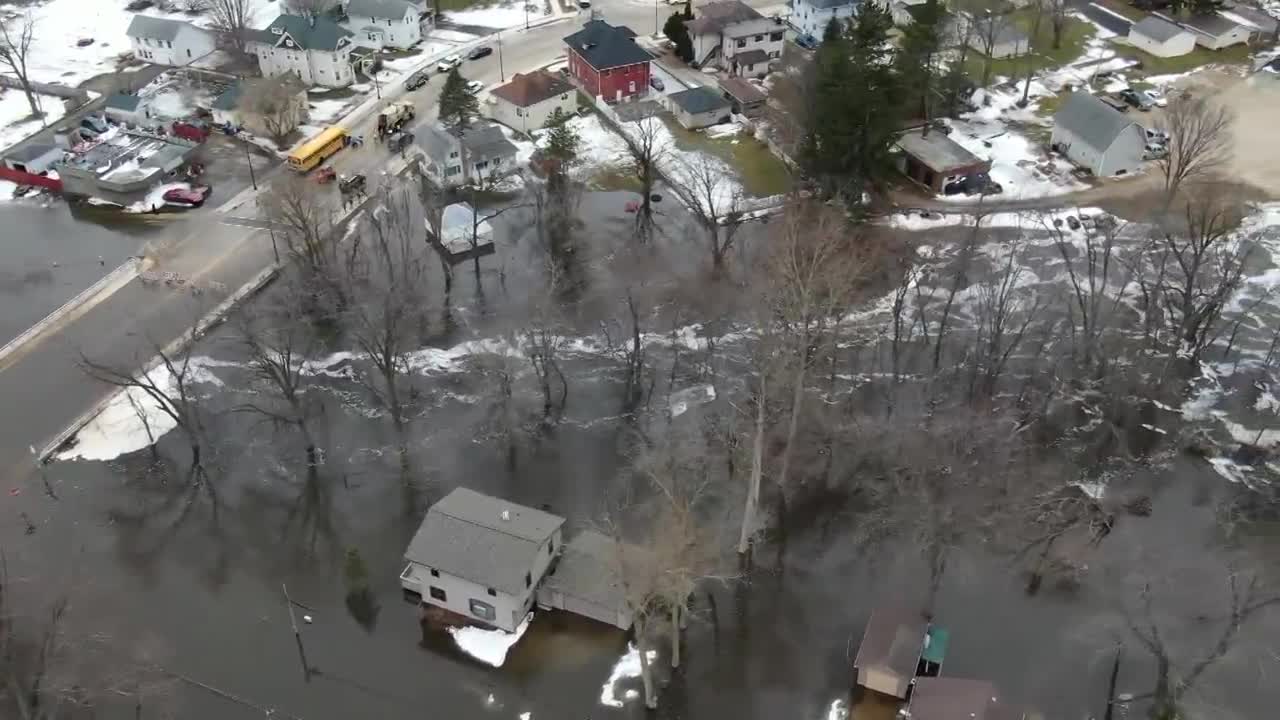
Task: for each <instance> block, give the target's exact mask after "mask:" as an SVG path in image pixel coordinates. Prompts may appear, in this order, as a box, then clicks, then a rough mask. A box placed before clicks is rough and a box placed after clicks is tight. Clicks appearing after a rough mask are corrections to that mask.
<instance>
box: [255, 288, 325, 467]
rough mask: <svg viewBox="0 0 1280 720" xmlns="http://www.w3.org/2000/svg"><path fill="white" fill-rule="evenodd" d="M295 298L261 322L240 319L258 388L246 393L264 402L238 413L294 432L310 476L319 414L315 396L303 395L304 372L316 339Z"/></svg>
mask: <svg viewBox="0 0 1280 720" xmlns="http://www.w3.org/2000/svg"><path fill="white" fill-rule="evenodd" d="M299 292H300V291H295V292H290V293H288V294H287V295H286V300H285V302H284V303H280V304H279V305H278V306H277V307H275V308H273V311H272V312H269V313H268V314H267V315H266V316H265V317H254V316H251V315H250V314H249V313H248V312H247V311H241V312H240V313H239V316H238V318H237V322H236V326H237V329H238V331H239V335H240V344H241V346H242V347H243V348H244V350H245V351H246V352H247V353H248V356H249V370H250V372H251V374H252V377H253V379H254V380H256V381H257V383H256V384H257V385H258V387H255V388H250V390H252V391H253V392H254V395H255V397H260V398H262V399H261V400H257V399H255V400H250V401H246V402H243V403H241V404H240V405H238V406H237V407H236V410H237V411H239V412H248V413H253V414H256V415H259V416H261V417H263V418H266V419H267V420H268V421H270V422H271V423H273V424H276V425H283V426H286V427H291V428H293V429H295V430H297V432H298V434H299V436H301V438H302V442H303V445H304V447H305V449H306V461H307V468H308V470H309V472H311V473H313V474H314V473H315V472H316V468H317V466H318V465H319V449H318V447H317V445H316V438H315V433H314V431H313V429H312V426H311V422H312V418H313V417H314V416H315V414H316V412H317V411H318V410H319V409H321V408H319V407H318V402H317V400H316V397H315V394H314V393H311V394H308V393H307V391H306V390H307V388H306V376H305V372H304V371H305V368H306V360H307V357H308V355H309V350H310V349H311V347H312V343H313V341H314V335H313V334H312V332H311V327H310V324H309V323H308V322H307V318H306V317H304V316H303V315H302V312H301V310H300V307H301V303H300V302H298V295H299Z"/></svg>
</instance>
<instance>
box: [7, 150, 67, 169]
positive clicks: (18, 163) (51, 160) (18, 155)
mask: <svg viewBox="0 0 1280 720" xmlns="http://www.w3.org/2000/svg"><path fill="white" fill-rule="evenodd" d="M62 154H63V150H62V148H59V147H54V146H53V145H42V144H40V143H27V144H26V145H21V146H18V147H16V148H14V149H12V150H9V151H8V152H6V153H5V154H4V166H5V167H7V168H9V169H11V170H17V171H18V172H24V173H31V174H32V175H43V174H44V173H46V172H48V171H49V170H50V169H51V168H52V167H53V166H54V165H55V164H57V163H58V162H59V161H61V160H62Z"/></svg>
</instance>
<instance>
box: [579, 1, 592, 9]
mask: <svg viewBox="0 0 1280 720" xmlns="http://www.w3.org/2000/svg"><path fill="white" fill-rule="evenodd" d="M578 7H580V8H582V9H583V10H590V9H591V0H578Z"/></svg>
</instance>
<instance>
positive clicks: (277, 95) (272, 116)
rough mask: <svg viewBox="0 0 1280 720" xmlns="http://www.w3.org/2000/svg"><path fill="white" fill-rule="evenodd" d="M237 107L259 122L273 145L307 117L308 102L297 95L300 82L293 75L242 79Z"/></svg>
mask: <svg viewBox="0 0 1280 720" xmlns="http://www.w3.org/2000/svg"><path fill="white" fill-rule="evenodd" d="M243 85H244V92H243V93H242V94H241V96H240V101H239V103H238V105H239V109H240V110H241V111H243V112H245V113H246V114H248V115H250V116H251V117H253V118H254V119H255V120H257V121H258V122H260V123H261V124H262V129H263V130H265V131H266V132H267V134H268V135H269V136H271V139H272V140H274V141H275V143H276V145H280V146H283V144H284V140H285V138H286V137H287V136H288V135H289V134H290V133H292V132H293V131H294V130H296V129H297V127H298V125H300V124H302V122H303V121H304V120H306V118H307V103H306V101H305V100H303V99H301V98H300V97H299V93H300V92H301V91H302V89H303V88H302V83H301V81H299V80H298V79H297V78H295V77H293V76H292V75H282V76H279V77H275V78H260V79H252V80H245V81H244V82H243Z"/></svg>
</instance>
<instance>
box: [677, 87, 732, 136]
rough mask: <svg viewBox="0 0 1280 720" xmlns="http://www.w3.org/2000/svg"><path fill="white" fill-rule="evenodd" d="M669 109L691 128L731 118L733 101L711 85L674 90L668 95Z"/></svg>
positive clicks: (680, 121)
mask: <svg viewBox="0 0 1280 720" xmlns="http://www.w3.org/2000/svg"><path fill="white" fill-rule="evenodd" d="M666 103H667V109H668V110H670V111H671V114H673V115H675V116H676V120H677V121H678V122H679V123H680V125H681V126H683V127H686V128H688V129H690V130H696V129H698V128H704V127H707V126H708V125H715V124H716V123H721V122H724V121H726V120H728V119H729V111H730V109H731V108H732V107H733V103H731V102H730V101H729V98H726V97H725V96H724V94H723V93H720V92H717V91H716V90H714V89H713V88H709V87H696V88H690V89H688V90H681V91H680V92H674V93H671V94H670V95H667V97H666Z"/></svg>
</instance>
